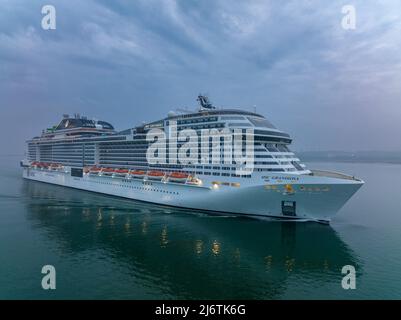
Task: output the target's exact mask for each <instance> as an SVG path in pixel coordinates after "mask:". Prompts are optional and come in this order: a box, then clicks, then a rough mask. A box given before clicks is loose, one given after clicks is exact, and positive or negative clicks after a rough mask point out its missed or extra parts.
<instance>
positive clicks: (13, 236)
mask: <svg viewBox="0 0 401 320" xmlns="http://www.w3.org/2000/svg"><path fill="white" fill-rule="evenodd" d="M18 160H19V157H0V209H1V211H0V214H1V217H0V298H1V299H14V298H18V299H62V298H68V299H176V298H182V299H187V298H188V299H203V298H204V299H237V298H238V299H310V298H313V299H316V298H317V299H319V298H324V299H365V298H367V299H375V298H377V299H384V298H390V299H400V298H401V250H400V246H401V232H400V231H401V166H399V165H388V164H359V163H352V164H351V163H347V164H344V163H313V164H310V165H309V166H310V167H314V168H323V169H325V168H327V169H328V168H330V169H335V170H340V171H344V172H348V173H350V174H355V175H357V176H359V177H361V178H363V179H364V180H365V181H366V184H365V186H364V187H362V189H361V190H360V191H359V192H358V193H357V194H356V195H355V196H354V197H353V198H352V199H351V201H350V202H349V203H348V204H347V205H346V206H345V207H344V208H343V209H342V210H341V212H340V213H339V214H338V216H337V217H336V218H335V220H334V221H333V222H332V224H331V225H330V226H326V225H320V224H316V223H291V222H277V221H258V220H252V219H245V218H236V217H216V216H209V215H206V214H194V213H191V212H187V211H185V210H176V209H166V208H162V207H158V206H153V205H145V204H138V203H135V202H133V201H127V200H120V199H117V198H112V197H108V196H102V195H97V194H94V193H89V192H83V191H77V190H72V189H67V188H62V187H57V186H52V185H46V184H41V183H37V182H30V181H24V180H23V179H22V178H21V172H20V169H19V168H18ZM47 264H51V265H54V266H55V268H56V271H57V289H56V290H53V291H51V290H50V291H45V290H43V289H42V288H41V279H42V276H43V275H42V274H41V268H42V266H43V265H47ZM347 264H351V265H354V266H355V268H356V270H357V281H356V286H357V288H356V289H355V290H344V289H342V287H341V279H342V275H341V268H342V266H344V265H347Z"/></svg>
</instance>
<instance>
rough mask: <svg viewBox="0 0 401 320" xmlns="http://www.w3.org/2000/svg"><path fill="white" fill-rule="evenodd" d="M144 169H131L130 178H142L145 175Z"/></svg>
mask: <svg viewBox="0 0 401 320" xmlns="http://www.w3.org/2000/svg"><path fill="white" fill-rule="evenodd" d="M145 173H146V172H145V171H142V170H133V171H131V172H130V175H131V177H132V178H143V177H144V176H145Z"/></svg>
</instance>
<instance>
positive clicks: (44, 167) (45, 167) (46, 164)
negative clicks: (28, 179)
mask: <svg viewBox="0 0 401 320" xmlns="http://www.w3.org/2000/svg"><path fill="white" fill-rule="evenodd" d="M41 167H42V169H45V170H46V169H49V167H50V163H47V162H42V165H41Z"/></svg>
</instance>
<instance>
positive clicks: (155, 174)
mask: <svg viewBox="0 0 401 320" xmlns="http://www.w3.org/2000/svg"><path fill="white" fill-rule="evenodd" d="M147 176H148V179H152V180H161V179H163V178H164V176H165V173H164V172H162V171H149V172H148V174H147Z"/></svg>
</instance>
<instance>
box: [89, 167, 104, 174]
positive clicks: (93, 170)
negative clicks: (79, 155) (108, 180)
mask: <svg viewBox="0 0 401 320" xmlns="http://www.w3.org/2000/svg"><path fill="white" fill-rule="evenodd" d="M101 170H102V168H97V167H93V168H90V169H89V174H91V175H98V174H99V173H100V171H101Z"/></svg>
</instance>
